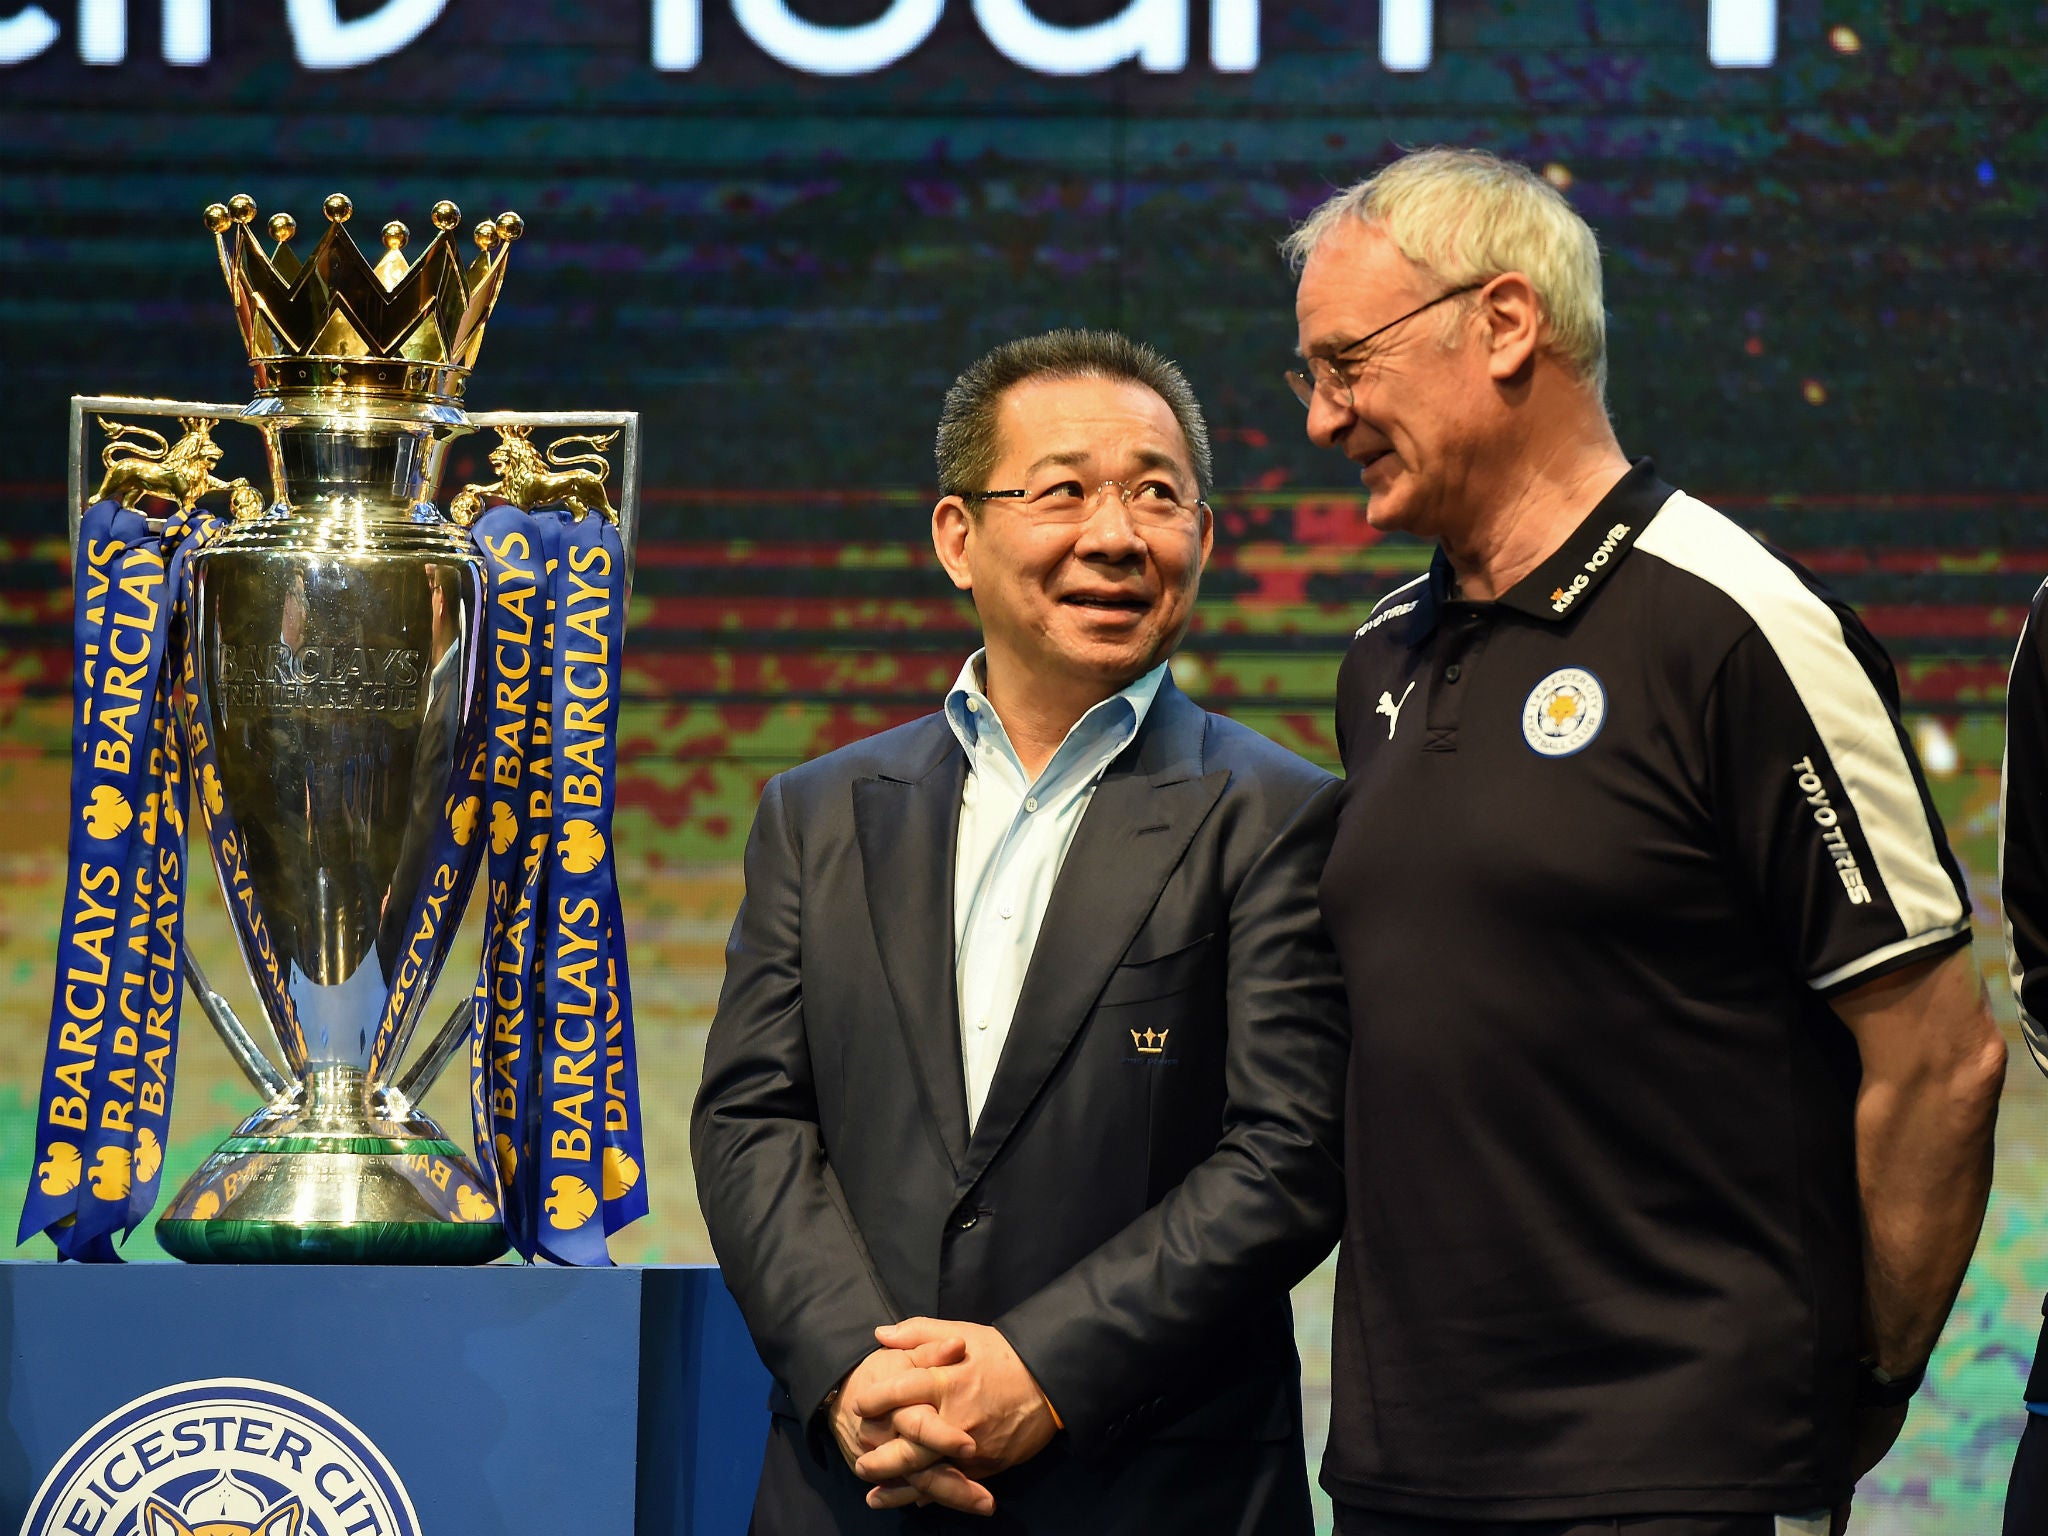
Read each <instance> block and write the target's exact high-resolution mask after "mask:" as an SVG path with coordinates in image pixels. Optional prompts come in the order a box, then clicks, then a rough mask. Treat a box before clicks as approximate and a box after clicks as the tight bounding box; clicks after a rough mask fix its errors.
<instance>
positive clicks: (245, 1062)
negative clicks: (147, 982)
mask: <svg viewBox="0 0 2048 1536" xmlns="http://www.w3.org/2000/svg"><path fill="white" fill-rule="evenodd" d="M183 959H184V966H185V980H186V982H187V984H188V985H190V987H191V988H192V995H193V996H194V997H196V998H198V999H199V1006H200V1008H201V1009H202V1010H204V1012H205V1014H206V1018H207V1022H209V1023H210V1024H212V1025H213V1032H214V1033H215V1034H217V1035H219V1036H220V1041H221V1044H222V1045H225V1046H226V1047H227V1048H228V1054H229V1055H230V1056H232V1057H234V1058H235V1065H236V1066H238V1067H240V1068H241V1069H242V1072H243V1074H244V1075H245V1076H246V1077H247V1078H248V1079H249V1081H250V1082H251V1083H253V1084H255V1087H256V1091H257V1092H258V1093H260V1094H262V1095H263V1098H264V1101H265V1102H266V1103H268V1102H269V1101H271V1100H273V1099H279V1098H282V1097H283V1096H284V1095H285V1094H286V1093H287V1092H289V1091H290V1088H291V1085H290V1084H289V1083H288V1082H286V1081H285V1077H284V1074H283V1073H282V1072H280V1071H278V1070H277V1068H276V1067H274V1066H272V1065H271V1064H270V1058H269V1057H268V1056H266V1055H265V1054H264V1052H263V1047H262V1046H260V1045H258V1044H257V1043H256V1037H255V1036H254V1035H252V1034H250V1033H249V1030H248V1028H247V1026H245V1025H244V1024H243V1023H242V1021H241V1020H240V1019H238V1018H236V1017H235V1010H234V1009H233V1008H231V1007H229V1006H228V1000H227V999H226V998H224V997H222V996H221V995H220V994H219V993H218V992H216V991H214V990H213V988H212V986H211V985H209V984H208V982H207V980H206V973H205V972H204V971H202V970H200V969H199V962H198V961H197V960H195V959H193V958H192V949H191V946H189V945H187V946H186V947H185V953H184V956H183ZM279 1054H280V1055H281V1054H283V1053H282V1052H280V1053H279Z"/></svg>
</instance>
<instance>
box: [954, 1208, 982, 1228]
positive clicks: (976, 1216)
mask: <svg viewBox="0 0 2048 1536" xmlns="http://www.w3.org/2000/svg"><path fill="white" fill-rule="evenodd" d="M979 1220H981V1212H979V1211H967V1212H965V1213H964V1214H962V1215H961V1216H959V1217H958V1218H956V1219H955V1220H954V1222H953V1225H954V1226H955V1227H957V1228H958V1229H959V1230H960V1231H962V1232H965V1231H966V1230H967V1229H968V1228H970V1227H972V1226H973V1225H974V1224H975V1223H976V1222H977V1221H979Z"/></svg>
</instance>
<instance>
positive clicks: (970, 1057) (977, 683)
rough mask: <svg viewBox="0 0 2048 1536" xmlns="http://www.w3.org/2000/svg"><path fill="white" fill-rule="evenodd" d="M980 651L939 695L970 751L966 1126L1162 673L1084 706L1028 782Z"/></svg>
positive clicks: (963, 908) (963, 946) (964, 821)
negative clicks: (1100, 804) (1048, 920)
mask: <svg viewBox="0 0 2048 1536" xmlns="http://www.w3.org/2000/svg"><path fill="white" fill-rule="evenodd" d="M983 654H984V653H983V652H981V651H976V652H975V653H974V654H973V655H972V656H970V657H968V659H967V665H966V666H964V667H962V668H961V669H960V676H959V678H958V680H957V681H955V683H954V684H953V691H952V692H951V693H949V694H947V695H946V719H947V720H948V721H949V722H951V724H952V727H953V734H954V735H955V736H957V737H959V738H960V745H961V746H962V747H963V748H964V749H965V750H966V752H967V783H966V786H965V788H963V789H962V790H961V794H960V839H959V852H958V854H957V856H956V857H955V859H954V863H953V956H954V980H955V984H956V985H957V986H958V988H959V997H960V1059H961V1063H962V1065H963V1066H964V1067H965V1068H966V1073H967V1125H968V1128H969V1129H970V1130H971V1129H973V1126H974V1123H975V1122H976V1121H977V1120H979V1119H980V1118H981V1106H982V1104H983V1103H984V1102H985V1101H986V1100H987V1098H988V1085H989V1082H990V1080H991V1079H992V1078H993V1077H994V1076H995V1072H996V1063H997V1061H999V1060H1000V1059H1001V1058H1002V1054H1003V1042H1004V1041H1005V1040H1007V1039H1009V1037H1010V1020H1011V1018H1012V1016H1013V1015H1014V1014H1015V1013H1016V1011H1017V994H1018V993H1019V992H1020V991H1022V990H1023V987H1024V971H1025V968H1026V967H1027V966H1029V965H1030V963H1031V951H1032V950H1033V949H1034V948H1036V947H1037V944H1038V929H1039V925H1040V924H1041V923H1043V922H1044V920H1045V908H1046V903H1047V902H1049V901H1050V900H1051V899H1052V888H1053V883H1054V882H1055V881H1056V880H1058V879H1059V874H1060V865H1061V864H1063V863H1065V862H1066V857H1067V849H1068V847H1069V846H1071V845H1072V843H1073V841H1074V833H1075V831H1076V830H1077V829H1078V828H1079V827H1080V825H1081V817H1082V814H1083V813H1084V812H1086V811H1087V809H1088V802H1089V800H1090V799H1091V798H1093V796H1094V794H1095V785H1096V783H1097V782H1098V781H1099V780H1100V779H1101V778H1102V774H1103V771H1104V770H1105V769H1106V768H1108V767H1109V765H1110V762H1111V761H1112V760H1113V759H1114V758H1115V757H1116V755H1117V753H1119V752H1121V751H1123V749H1124V748H1125V747H1127V746H1129V745H1130V744H1131V739H1132V738H1133V737H1135V736H1136V735H1137V734H1138V727H1139V726H1140V725H1141V724H1143V723H1144V720H1145V713H1146V711H1147V710H1149V709H1151V707H1152V700H1153V699H1154V698H1156V697H1157V696H1158V694H1159V685H1160V683H1161V682H1162V681H1163V680H1164V679H1165V677H1166V663H1165V662H1163V661H1162V662H1161V663H1160V664H1159V665H1158V666H1156V667H1154V668H1153V669H1152V670H1151V671H1150V672H1147V673H1146V674H1145V675H1144V676H1143V677H1141V678H1139V679H1138V680H1137V681H1136V682H1134V683H1132V684H1131V685H1130V686H1129V687H1128V688H1125V689H1124V690H1123V691H1122V692H1121V693H1118V694H1114V695H1112V696H1111V697H1109V698H1106V699H1104V700H1103V701H1102V702H1101V703H1100V704H1097V705H1096V706H1095V707H1094V708H1093V709H1091V710H1089V711H1088V713H1087V714H1085V715H1083V716H1082V717H1081V718H1080V719H1079V720H1077V721H1075V722H1074V728H1073V729H1072V730H1070V731H1068V732H1067V738H1066V740H1065V741H1063V742H1061V743H1060V747H1059V750H1058V751H1057V752H1055V753H1053V755H1052V758H1051V760H1050V761H1049V762H1047V763H1046V765H1045V771H1044V772H1043V773H1041V774H1039V776H1038V777H1037V779H1036V780H1033V779H1031V778H1030V777H1029V776H1028V775H1027V774H1026V773H1025V771H1024V764H1023V761H1022V760H1021V759H1020V758H1019V757H1018V756H1017V749H1016V748H1015V747H1013V746H1011V745H1010V736H1009V732H1007V731H1005V730H1004V729H1003V722H1002V721H1001V720H1000V719H999V718H997V716H996V712H995V707H994V706H993V705H991V704H990V703H989V701H988V695H987V694H986V693H984V692H982V686H981V673H982V656H983Z"/></svg>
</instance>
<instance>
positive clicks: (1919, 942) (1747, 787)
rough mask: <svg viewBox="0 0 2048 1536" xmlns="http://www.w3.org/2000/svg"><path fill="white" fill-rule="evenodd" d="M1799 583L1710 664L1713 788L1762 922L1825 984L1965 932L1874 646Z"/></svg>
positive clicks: (1954, 872) (1886, 664)
mask: <svg viewBox="0 0 2048 1536" xmlns="http://www.w3.org/2000/svg"><path fill="white" fill-rule="evenodd" d="M1787 574H1788V575H1789V574H1791V573H1790V572H1788V573H1787ZM1794 579H1795V581H1796V580H1797V578H1796V577H1795V578H1794ZM1799 585H1800V586H1801V588H1802V590H1803V592H1804V599H1805V600H1804V601H1803V602H1799V601H1796V600H1790V601H1788V602H1787V603H1785V604H1784V605H1783V607H1782V608H1781V610H1780V611H1778V612H1775V613H1772V614H1770V615H1769V618H1770V622H1769V623H1753V624H1752V625H1750V626H1749V627H1748V628H1747V629H1746V630H1745V632H1744V634H1743V635H1742V637H1741V638H1740V639H1739V640H1738V641H1737V642H1736V644H1735V646H1734V648H1733V649H1732V650H1731V651H1730V652H1729V653H1728V655H1727V657H1726V658H1725V660H1724V661H1723V662H1722V664H1721V667H1720V670H1719V672H1718V674H1717V675H1716V678H1715V681H1714V685H1713V689H1712V692H1711V695H1710V701H1709V706H1708V710H1707V714H1706V720H1705V726H1706V730H1707V737H1708V741H1707V758H1708V765H1709V775H1710V796H1711V802H1712V806H1713V814H1714V817H1715V820H1716V823H1717V833H1718V835H1719V838H1720V842H1721V847H1722V851H1723V854H1724V856H1725V857H1726V858H1727V859H1728V860H1729V862H1730V863H1731V865H1732V866H1733V868H1734V870H1735V873H1736V877H1737V879H1738V881H1739V882H1740V883H1741V884H1743V885H1744V886H1746V887H1747V889H1748V891H1749V893H1750V894H1751V895H1752V896H1753V897H1754V898H1755V899H1756V901H1757V902H1758V904H1759V906H1760V908H1761V910H1762V913H1763V918H1764V923H1765V926H1766V927H1767V929H1768V930H1769V931H1770V933H1771V935H1772V937H1773V938H1774V939H1775V940H1776V942H1777V943H1778V945H1779V946H1780V948H1781V950H1782V952H1783V953H1784V955H1785V956H1786V958H1787V960H1788V962H1789V963H1790V965H1791V966H1792V968H1793V969H1794V971H1795V972H1796V973H1797V974H1798V975H1800V976H1801V977H1802V978H1803V979H1804V980H1805V981H1806V982H1807V983H1808V985H1810V986H1812V987H1813V988H1814V989H1815V990H1816V991H1818V992H1820V993H1821V994H1822V995H1824V996H1832V995H1834V994H1837V993H1841V992H1846V991H1848V990H1850V989H1852V988H1854V987H1857V986H1859V985H1861V984H1863V983H1864V982H1867V981H1871V980H1874V979H1875V978H1877V977H1879V976H1882V975H1883V974H1885V973H1886V972H1887V971H1891V970H1896V969H1899V968H1901V967H1903V966H1906V965H1911V964H1913V963H1915V962H1917V961H1920V960H1924V959H1927V958H1930V957H1932V956H1934V955H1938V954H1941V953H1943V952H1945V951H1947V950H1949V949H1954V948H1957V947H1960V946H1961V945H1963V944H1966V943H1968V942H1969V931H1970V915H1969V914H1970V907H1969V894H1968V886H1967V884H1966V883H1965V881H1964V878H1963V874H1962V870H1961V868H1960V867H1959V866H1958V865H1957V863H1956V861H1955V856H1954V854H1953V853H1952V852H1951V851H1950V850H1949V846H1948V839H1947V837H1946V835H1945V834H1944V832H1943V830H1942V826H1941V818H1940V816H1939V815H1938V814H1937V813H1936V811H1935V809H1934V803H1933V801H1932V799H1931V798H1930V797H1929V795H1928V793H1927V785H1926V781H1925V779H1924V778H1923V777H1922V775H1921V770H1920V764H1919V762H1918V761H1917V760H1916V759H1915V757H1914V755H1913V749H1912V746H1911V744H1910V742H1909V741H1908V740H1907V737H1906V733H1905V730H1904V729H1903V727H1902V726H1901V724H1900V720H1899V700H1898V684H1897V680H1896V677H1895V675H1894V673H1893V671H1892V667H1891V663H1890V661H1889V659H1888V658H1886V656H1885V654H1884V650H1883V648H1882V647H1881V646H1880V645H1879V644H1878V643H1877V641H1876V639H1875V638H1874V637H1872V636H1871V635H1870V633H1869V632H1868V631H1867V630H1865V629H1864V628H1863V626H1862V624H1861V622H1860V621H1858V620H1857V618H1856V617H1855V615H1854V614H1853V613H1852V612H1851V611H1850V610H1849V609H1848V608H1847V607H1845V606H1843V605H1841V604H1838V603H1836V602H1834V601H1832V600H1831V599H1829V598H1827V597H1826V595H1825V594H1823V593H1820V592H1816V591H1813V590H1811V589H1806V588H1805V587H1804V584H1803V583H1800V584H1799ZM1753 612H1754V610H1753Z"/></svg>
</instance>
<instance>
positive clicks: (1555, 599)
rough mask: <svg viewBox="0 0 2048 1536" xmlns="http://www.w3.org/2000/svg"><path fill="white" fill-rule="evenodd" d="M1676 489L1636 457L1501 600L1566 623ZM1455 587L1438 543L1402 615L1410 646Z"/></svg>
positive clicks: (1430, 627) (1424, 635)
mask: <svg viewBox="0 0 2048 1536" xmlns="http://www.w3.org/2000/svg"><path fill="white" fill-rule="evenodd" d="M1674 494H1675V493H1674V492H1673V490H1672V488H1671V487H1670V486H1668V485H1666V484H1665V483H1664V482H1663V481H1662V480H1659V479H1658V478H1657V466H1656V465H1655V464H1653V463H1651V462H1650V460H1648V459H1646V458H1644V459H1637V460H1636V461H1635V463H1634V464H1633V465H1631V466H1630V468H1629V471H1628V473H1627V474H1625V475H1623V476H1622V477H1621V478H1620V479H1619V480H1617V481H1615V482H1614V484H1613V486H1612V487H1611V488H1610V489H1609V490H1608V492H1607V494H1606V495H1605V496H1603V497H1601V498H1600V501H1599V504H1598V505H1596V506H1595V507H1594V508H1593V510H1592V511H1591V512H1589V513H1587V514H1586V516H1585V518H1584V520H1582V521H1581V522H1580V523H1579V525H1578V527H1576V528H1574V529H1573V530H1572V531H1571V533H1570V535H1569V536H1567V537H1566V539H1565V541H1564V543H1563V544H1561V545H1559V546H1558V548H1557V549H1556V550H1555V551H1554V552H1553V553H1552V554H1551V555H1550V557H1549V558H1548V559H1546V560H1545V561H1543V563H1542V564H1540V565H1538V566H1537V567H1536V569H1535V570H1533V571H1531V572H1529V574H1528V575H1526V576H1524V577H1523V578H1522V579H1521V580H1520V581H1518V582H1516V583H1515V584H1514V585H1513V586H1512V587H1510V588H1508V590H1507V591H1505V592H1503V593H1501V595H1500V597H1499V599H1498V605H1499V606H1500V607H1503V608H1512V609H1513V610H1514V611H1515V612H1517V613H1521V614H1526V615H1528V616H1529V617H1530V618H1532V619H1540V620H1542V621H1543V622H1545V623H1548V624H1558V623H1562V622H1563V621H1564V620H1565V619H1567V618H1569V617H1570V616H1571V615H1572V614H1575V613H1577V612H1578V611H1579V610H1580V609H1581V608H1583V607H1585V606H1586V605H1587V604H1588V603H1590V602H1591V601H1592V600H1593V596H1594V594H1595V593H1597V592H1598V591H1599V590H1600V588H1601V586H1602V585H1604V584H1605V582H1606V581H1607V578H1608V577H1610V576H1612V575H1613V574H1614V572H1615V568H1616V567H1618V566H1619V565H1620V564H1621V562H1622V560H1623V559H1624V558H1626V557H1627V555H1628V552H1629V551H1630V550H1631V549H1633V548H1634V547H1635V543H1636V540H1637V539H1638V538H1639V537H1641V535H1642V531H1643V529H1644V528H1646V527H1647V526H1649V522H1650V519H1651V518H1653V517H1655V516H1656V515H1657V511H1658V509H1659V508H1661V507H1662V506H1663V505H1664V503H1665V502H1666V501H1668V500H1670V499H1671V497H1672V496H1673V495H1674ZM1454 590H1455V577H1454V575H1453V573H1452V570H1451V562H1450V561H1449V560H1448V559H1447V558H1446V557H1445V555H1444V552H1443V549H1442V547H1441V546H1439V547H1438V549H1437V551H1436V553H1435V555H1434V556H1433V557H1432V558H1431V560H1430V562H1429V575H1428V576H1427V577H1426V578H1425V579H1424V581H1423V583H1422V585H1421V586H1420V587H1419V588H1417V589H1416V601H1415V610H1414V612H1412V613H1409V614H1406V615H1404V616H1403V619H1404V621H1405V627H1404V628H1403V629H1402V630H1401V631H1400V638H1401V639H1402V640H1404V641H1405V642H1406V643H1407V644H1409V645H1411V646H1413V645H1420V644H1421V643H1422V642H1423V641H1424V640H1426V639H1428V638H1429V636H1430V635H1431V634H1432V633H1433V632H1434V631H1435V629H1436V625H1437V619H1438V618H1439V617H1440V616H1441V613H1442V609H1443V605H1444V604H1445V603H1447V602H1450V601H1451V600H1452V599H1451V594H1452V592H1453V591H1454ZM1478 606H1487V605H1484V604H1481V605H1478Z"/></svg>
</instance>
